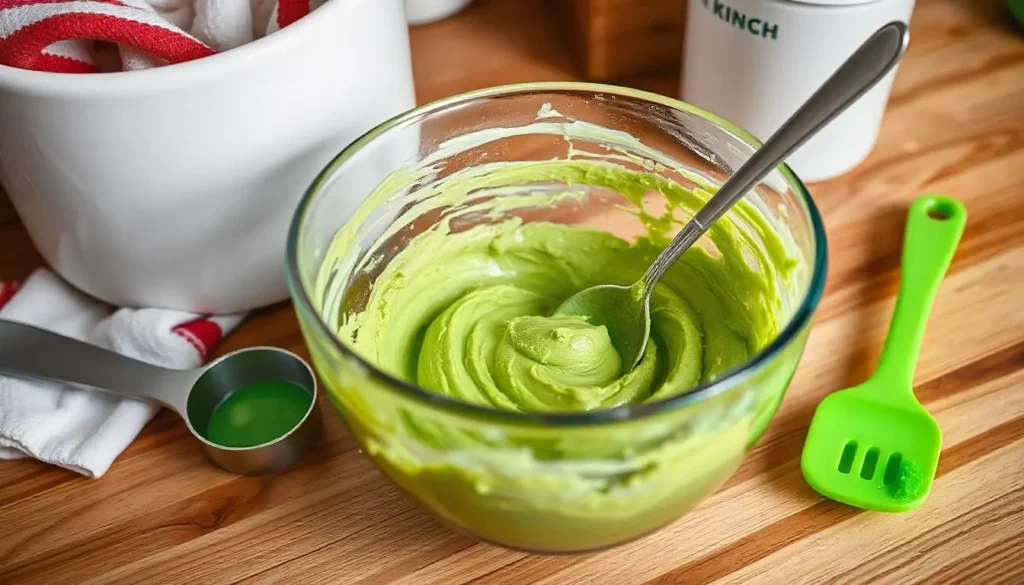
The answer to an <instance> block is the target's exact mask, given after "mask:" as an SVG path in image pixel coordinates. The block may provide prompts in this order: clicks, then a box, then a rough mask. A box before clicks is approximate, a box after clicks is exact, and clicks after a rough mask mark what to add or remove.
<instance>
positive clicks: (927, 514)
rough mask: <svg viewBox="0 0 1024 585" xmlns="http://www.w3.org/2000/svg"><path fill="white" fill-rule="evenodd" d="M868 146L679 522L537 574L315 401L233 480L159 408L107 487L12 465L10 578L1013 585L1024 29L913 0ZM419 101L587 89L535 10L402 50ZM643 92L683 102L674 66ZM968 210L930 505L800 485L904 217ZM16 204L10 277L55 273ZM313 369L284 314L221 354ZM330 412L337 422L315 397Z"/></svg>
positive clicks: (859, 369)
mask: <svg viewBox="0 0 1024 585" xmlns="http://www.w3.org/2000/svg"><path fill="white" fill-rule="evenodd" d="M912 39H913V40H912V42H911V44H910V49H909V53H908V54H907V56H906V59H905V61H904V64H903V65H902V68H901V69H900V72H899V76H898V78H897V79H896V85H895V89H894V93H893V97H892V101H891V103H890V105H889V109H888V113H887V116H886V118H885V124H884V126H883V128H882V132H881V137H880V139H879V142H878V146H877V147H876V148H875V150H874V152H873V153H872V155H871V157H870V158H869V159H868V160H867V161H866V162H865V163H864V164H863V165H861V166H860V167H859V168H858V169H856V170H854V171H853V172H851V173H849V174H847V175H846V176H844V177H842V178H840V179H836V180H833V181H830V182H827V183H821V184H817V185H813V186H812V189H811V190H812V192H813V193H814V196H815V198H816V200H817V202H818V204H819V206H820V207H821V210H822V213H823V215H824V217H825V223H826V225H827V229H828V235H829V243H830V246H831V258H830V262H831V270H830V274H829V279H828V287H827V291H826V295H825V298H824V301H823V302H822V304H821V307H820V309H819V310H818V312H817V315H816V317H815V323H814V327H813V330H812V333H811V337H810V341H809V342H808V345H807V350H806V353H805V355H804V357H803V361H802V362H801V364H800V367H799V369H798V371H797V374H796V377H795V379H794V380H793V384H792V386H791V388H790V390H789V393H788V395H787V396H786V399H785V401H784V402H783V404H782V407H781V409H780V410H779V412H778V414H777V415H776V417H775V420H774V421H773V422H772V424H771V425H770V426H769V427H768V430H767V432H766V433H765V434H764V436H763V438H762V439H761V441H760V443H759V444H758V446H757V447H756V449H755V450H754V452H753V453H752V454H751V455H750V456H749V458H748V459H747V460H746V462H745V463H744V465H743V466H742V468H741V469H740V470H739V471H738V472H737V473H736V474H735V475H734V476H733V477H732V478H731V479H730V480H729V481H728V482H727V483H726V485H725V486H723V487H722V488H721V489H720V490H719V491H718V492H717V493H716V494H715V495H714V496H712V497H711V498H710V499H709V500H708V501H706V502H704V503H703V504H702V505H701V506H700V507H699V508H698V509H697V510H695V511H693V512H692V513H690V514H689V515H687V516H685V517H684V518H683V519H681V520H679V521H677V522H676V523H675V524H672V525H671V526H669V527H667V528H665V529H663V530H661V531H660V532H658V533H656V534H654V535H652V536H649V537H647V538H644V539H642V540H640V541H637V542H633V543H630V544H627V545H624V546H621V547H619V548H616V549H613V550H610V551H606V552H602V553H598V554H593V555H588V556H563V557H539V556H530V555H526V554H523V553H518V552H510V551H506V550H503V549H499V548H495V547H491V546H488V545H484V544H479V543H476V542H474V541H473V540H471V539H469V538H466V537H463V536H460V535H456V534H453V533H451V532H449V531H448V530H446V529H445V528H442V527H441V526H439V525H437V524H436V523H434V521H432V520H431V519H429V518H428V517H427V516H425V515H424V514H423V513H421V512H420V511H419V510H418V509H417V508H415V507H414V506H413V505H412V504H411V503H409V502H408V501H407V500H406V499H405V498H404V497H402V496H401V495H399V494H398V492H397V491H396V490H395V489H393V488H392V487H391V485H390V484H388V483H387V482H386V481H385V480H384V478H383V477H382V476H381V475H380V474H379V473H378V472H377V471H376V470H375V469H374V467H373V466H372V465H371V464H370V462H369V461H368V460H367V459H366V458H365V457H364V456H363V455H362V454H360V453H359V452H358V451H357V450H356V448H355V445H354V444H353V441H352V439H351V438H350V437H349V435H348V434H347V433H346V432H345V431H344V430H343V428H342V425H341V424H340V422H339V420H338V418H337V417H336V416H334V415H333V414H332V412H331V411H330V410H329V409H326V408H325V413H326V414H327V415H328V416H326V421H327V426H326V436H325V438H324V440H323V442H322V443H321V444H320V446H319V448H318V449H317V450H316V453H315V454H314V455H313V456H311V457H310V458H309V460H308V461H307V462H306V463H305V464H304V465H303V466H301V467H300V468H298V469H295V470H293V471H291V472H289V473H287V474H284V475H281V476H279V477H275V478H248V477H235V476H232V475H229V474H227V473H224V472H221V471H219V470H217V469H216V468H214V467H213V466H212V465H210V464H208V463H207V461H206V460H205V459H204V457H203V455H202V453H201V452H200V450H199V447H198V445H197V444H195V443H194V442H193V441H192V440H191V439H190V437H189V435H188V434H187V432H186V430H185V428H184V426H183V425H182V424H180V423H179V422H178V421H177V420H176V419H175V418H173V417H172V416H171V415H170V414H168V413H167V412H166V411H165V412H163V413H161V414H160V415H158V416H157V418H156V419H155V420H154V421H153V422H152V423H150V424H149V426H147V427H146V429H145V430H144V431H143V432H142V434H141V435H140V436H139V438H138V439H137V440H136V441H135V442H134V443H133V444H132V445H131V447H130V448H129V449H128V450H127V451H126V452H125V453H124V454H123V455H122V456H121V457H120V458H119V459H118V460H117V461H116V462H115V463H114V465H113V467H112V468H111V470H110V471H109V473H108V474H107V475H106V476H104V477H103V478H102V479H100V480H98V481H94V480H89V479H84V478H81V477H79V476H77V475H75V474H73V473H70V472H67V471H63V470H61V469H57V468H54V467H50V466H47V465H43V464H41V463H38V462H35V461H31V460H21V461H16V462H0V583H6V584H15V583H19V584H21V583H24V584H29V583H43V584H58V583H85V582H90V583H103V584H115V583H129V582H140V583H147V584H150V585H156V584H158V583H173V584H178V583H186V582H195V583H217V584H226V583H237V582H246V583H249V582H253V583H256V582H259V583H267V582H280V583H289V584H291V583H390V582H398V583H405V584H423V583H441V584H457V583H506V584H512V585H518V584H523V583H528V582H543V583H555V584H569V583H609V584H614V585H624V584H628V583H645V582H647V583H662V584H668V583H710V582H734V583H789V582H814V583H824V582H839V581H842V582H851V583H878V582H891V583H914V582H928V583H985V584H995V583H1011V582H1015V583H1022V582H1024V390H1022V388H1024V294H1022V293H1024V276H1022V275H1024V33H1021V32H1020V31H1019V30H1017V29H1014V28H1013V26H1012V25H1011V21H1010V19H1009V17H1008V15H1006V13H1005V11H1004V8H1003V5H1002V2H1001V0H919V2H918V8H917V12H916V14H915V16H914V18H913V26H912ZM412 42H413V50H414V65H415V73H416V80H417V88H418V92H419V99H420V100H421V101H426V100H432V99H435V98H439V97H442V96H447V95H450V94H453V93H456V92H461V91H465V90H469V89H474V88H478V87H483V86H488V85H495V84H500V83H509V82H517V81H529V80H557V79H566V78H575V77H576V74H575V73H574V69H573V67H572V61H571V58H570V56H569V54H568V52H567V48H566V46H565V44H564V43H563V40H562V38H561V36H560V35H559V33H558V32H557V31H556V29H555V28H554V24H553V23H552V21H551V19H550V18H549V17H548V16H547V15H546V13H545V12H544V11H543V6H542V0H528V1H527V0H519V1H513V0H478V2H477V3H476V4H474V5H473V6H471V7H470V8H469V9H468V10H467V11H466V12H464V13H462V14H460V15H458V16H456V17H454V18H452V19H449V20H446V21H442V22H440V23H436V24H434V25H429V26H426V27H422V28H418V29H415V30H413V32H412ZM628 83H629V84H632V85H636V86H638V87H642V88H645V89H651V90H654V91H659V92H662V93H666V94H670V95H674V94H675V93H676V85H677V78H676V76H675V75H674V74H664V75H660V76H649V77H644V78H641V79H636V80H630V81H629V82H628ZM933 190H934V191H943V192H947V193H950V194H954V195H956V196H958V197H960V198H962V199H963V200H964V202H965V203H966V205H967V209H968V212H969V221H968V225H967V230H966V234H965V236H964V239H963V242H962V244H961V246H960V249H959V251H958V253H957V256H956V259H955V260H954V262H953V266H952V268H951V271H950V273H949V275H948V276H947V278H946V280H945V282H944V283H943V285H942V288H941V290H940V292H939V296H938V300H937V302H936V304H935V309H934V312H933V313H932V317H931V321H930V323H929V326H928V332H927V336H926V339H925V343H924V349H923V351H922V354H921V359H920V363H919V366H918V369H917V375H916V384H917V388H918V397H919V398H920V399H921V401H922V402H923V403H924V404H925V405H926V406H927V407H928V409H929V410H930V411H931V412H932V413H934V414H935V416H936V417H937V418H938V420H939V423H940V424H941V426H942V429H943V433H944V435H945V448H944V450H943V452H942V458H941V461H940V465H939V477H938V479H937V481H936V483H935V486H934V488H933V491H932V494H931V496H930V498H929V499H928V501H927V503H926V504H925V505H924V506H923V508H921V509H920V510H918V511H916V512H913V513H909V514H905V515H884V514H874V513H868V512H863V511H859V510H856V509H853V508H848V507H845V506H842V505H839V504H836V503H834V502H831V501H827V500H824V499H822V498H821V497H820V496H818V495H817V494H816V493H815V492H813V491H812V490H811V489H810V488H809V487H807V485H806V484H805V483H804V482H803V479H802V477H801V475H800V470H799V467H798V457H799V454H800V449H801V446H802V444H803V439H804V434H805V431H806V427H807V424H808V422H809V420H810V418H811V414H812V412H813V409H814V406H815V405H816V404H817V403H818V401H819V400H820V399H821V398H822V397H823V396H824V395H825V394H827V393H828V392H830V391H832V390H835V389H838V388H843V387H846V386H850V385H853V384H855V383H857V382H860V381H861V380H863V379H864V378H865V377H866V376H867V375H868V374H869V372H870V371H871V369H872V367H873V365H874V363H875V361H876V359H877V355H878V351H879V347H880V343H881V340H882V337H883V335H884V333H885V329H886V322H887V320H888V319H889V316H890V312H891V310H892V306H893V295H894V294H895V292H896V287H897V279H898V272H897V269H898V263H899V250H900V242H901V238H902V225H903V221H904V213H905V210H906V207H907V205H908V203H909V202H910V201H911V200H912V199H913V198H914V197H915V196H917V195H918V194H920V193H922V192H925V191H933ZM40 263H41V262H40V260H39V257H38V255H37V254H36V253H35V252H34V250H33V249H32V246H31V244H30V243H29V241H28V239H27V238H26V236H25V233H24V231H23V230H22V229H21V227H20V226H19V225H18V223H17V219H16V218H15V217H14V215H13V213H12V212H11V210H10V207H9V205H8V204H7V203H6V201H3V202H2V203H0V279H12V278H23V277H25V276H26V275H27V274H28V273H29V272H30V271H31V270H32V269H33V268H35V267H36V266H38V265H40ZM252 344H272V345H278V346H282V347H287V348H289V349H292V350H296V351H299V352H301V353H305V349H304V347H303V344H302V341H301V339H300V337H299V332H298V329H297V326H296V323H295V318H294V316H293V313H292V310H291V307H290V306H288V305H286V304H285V305H280V306H277V307H273V308H270V309H266V310H263V311H260V312H258V313H257V314H255V315H254V316H252V317H251V318H250V319H249V320H248V321H247V322H246V323H245V324H244V325H243V326H242V327H241V328H240V329H239V330H238V331H237V332H236V333H235V334H233V335H232V336H231V337H230V338H229V339H228V340H227V341H226V342H225V343H224V344H223V345H222V346H221V348H220V350H221V351H227V350H230V349H235V348H239V347H243V346H247V345H252ZM325 406H326V405H325Z"/></svg>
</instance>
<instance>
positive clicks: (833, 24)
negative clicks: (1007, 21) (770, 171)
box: [681, 0, 914, 181]
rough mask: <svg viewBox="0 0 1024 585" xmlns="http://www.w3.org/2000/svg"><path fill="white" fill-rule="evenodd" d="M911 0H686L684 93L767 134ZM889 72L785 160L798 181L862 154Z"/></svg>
mask: <svg viewBox="0 0 1024 585" xmlns="http://www.w3.org/2000/svg"><path fill="white" fill-rule="evenodd" d="M913 9H914V0H799V1H796V0H689V11H688V16H687V25H686V50H685V54H684V60H683V76H682V91H681V95H682V99H683V101H686V102H689V103H691V104H693V105H695V106H698V107H701V108H704V109H706V110H709V111H711V112H714V113H715V114H718V115H719V116H722V117H723V118H725V119H727V120H730V121H731V122H733V123H735V124H737V125H738V126H740V127H742V128H744V129H746V130H747V131H749V132H751V133H752V134H754V135H755V136H757V137H758V138H760V139H761V140H765V139H767V138H768V137H769V136H771V134H772V133H773V132H775V130H777V129H778V128H779V126H781V125H782V123H783V122H784V121H785V120H786V119H787V118H788V117H789V116H790V115H792V114H793V112H795V111H796V109H797V108H798V107H799V106H800V104H801V103H803V102H804V101H805V100H806V99H807V98H809V97H810V96H811V94H812V93H814V91H815V90H816V89H817V88H818V87H819V86H820V85H821V84H822V83H823V82H824V81H825V80H826V79H828V77H829V76H830V75H831V74H832V73H833V72H834V71H835V69H836V68H837V67H838V66H839V65H840V64H841V63H842V62H843V61H844V60H845V59H846V58H847V57H849V56H850V54H851V53H852V52H853V51H855V50H856V49H857V47H859V46H860V44H861V43H863V42H864V41H865V40H867V38H868V37H869V36H871V35H872V34H873V33H874V32H875V31H876V30H878V28H879V27H881V26H882V25H884V24H886V23H888V22H891V21H894V20H900V21H903V22H909V21H910V15H911V12H913ZM894 76H895V71H893V72H891V73H889V75H887V76H886V77H885V78H884V79H882V81H880V82H879V83H878V85H876V86H875V87H874V88H873V89H871V91H869V92H868V93H867V94H865V95H864V97H862V98H861V99H860V100H859V101H858V102H857V103H855V104H853V105H852V106H850V108H849V109H848V110H846V111H845V112H844V113H843V114H841V115H840V116H839V117H837V118H836V119H835V120H833V121H832V122H831V123H830V124H829V125H828V126H827V127H826V128H825V129H824V130H822V131H821V132H820V133H818V135H817V136H815V137H814V138H811V139H810V140H809V141H808V142H807V143H806V144H805V145H804V146H802V147H801V148H800V149H798V150H797V151H796V152H795V153H793V155H792V156H791V157H790V158H789V159H788V161H787V162H788V164H789V165H790V166H791V167H792V168H793V169H794V171H796V173H797V175H799V176H800V177H801V178H802V179H804V180H806V181H820V180H825V179H829V178H832V177H835V176H837V175H840V174H842V173H844V172H846V171H848V170H850V169H851V168H853V167H855V166H857V165H858V164H859V163H860V162H861V161H863V160H864V159H865V158H867V156H868V153H870V152H871V149H872V148H873V147H874V144H875V140H876V138H877V137H878V129H879V126H880V125H881V122H882V114H883V113H884V111H885V104H886V102H887V101H888V99H889V91H890V89H891V88H892V81H893V78H894Z"/></svg>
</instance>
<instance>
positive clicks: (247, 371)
mask: <svg viewBox="0 0 1024 585" xmlns="http://www.w3.org/2000/svg"><path fill="white" fill-rule="evenodd" d="M0 372H2V373H5V374H11V375H16V376H23V377H29V378H37V379H42V380H52V381H55V382H62V383H66V384H73V385H76V386H85V387H88V388H90V389H94V390H102V391H105V392H110V393H113V394H118V395H120V396H128V397H132V398H144V399H148V400H155V401H157V402H159V403H160V404H162V405H163V406H166V407H167V408H170V409H171V410H173V411H174V412H176V413H177V414H178V415H179V416H180V417H181V418H182V419H184V420H185V424H186V425H187V426H188V430H189V432H190V433H192V435H193V436H194V437H195V438H197V439H199V442H200V443H202V445H203V448H204V449H205V450H206V454H207V455H209V457H210V459H212V460H213V461H214V463H216V464H217V465H219V466H220V467H222V468H224V469H226V470H228V471H231V472H233V473H240V474H244V475H262V474H266V473H274V472H277V471H281V470H283V469H285V468H287V467H290V466H291V465H292V464H294V463H295V462H297V461H298V460H299V459H300V458H301V457H302V456H303V455H304V454H305V453H306V452H307V451H309V450H310V448H312V447H313V445H314V444H316V442H317V440H318V439H319V438H320V428H321V422H320V410H319V408H318V407H317V401H316V376H314V375H313V371H312V370H311V369H310V368H309V366H308V365H307V364H306V362H304V361H303V360H302V358H300V357H298V356H297V355H295V354H293V353H290V352H287V351H285V350H283V349H277V348H274V347H252V348H247V349H242V350H239V351H236V352H233V353H229V354H227V355H225V356H223V357H221V358H220V359H217V360H215V361H213V362H212V363H210V364H209V365H207V366H206V367H202V368H197V369H194V370H170V369H167V368H161V367H158V366H153V365H150V364H147V363H145V362H140V361H138V360H135V359H132V358H129V357H126V356H123V355H121V354H119V353H115V352H113V351H110V350H107V349H104V348H102V347H97V346H95V345H90V344H88V343H85V342H82V341H78V340H75V339H72V338H70V337H65V336H63V335H59V334H57V333H53V332H50V331H46V330H43V329H39V328H37V327H32V326H30V325H23V324H21V323H14V322H12V321H0ZM270 380H280V381H284V382H291V383H293V384H295V385H297V386H299V387H301V388H302V389H303V390H305V391H307V392H309V394H310V395H311V397H312V401H311V403H310V406H309V410H307V411H306V414H305V415H304V416H303V417H302V419H301V420H300V421H299V422H298V423H296V425H295V426H294V427H293V428H292V429H291V430H290V431H288V432H287V433H285V434H284V435H282V436H281V437H278V438H276V439H274V440H273V441H269V442H267V443H263V444H261V445H255V446H252V447H225V446H223V445H218V444H216V443H213V442H211V441H210V440H209V439H207V438H206V437H205V436H204V435H205V434H206V431H207V426H208V424H209V422H210V416H211V415H212V414H213V411H214V409H216V408H217V406H219V405H220V404H221V403H222V402H224V400H225V399H227V397H228V396H229V395H230V394H232V393H233V392H235V391H236V390H239V389H241V388H243V387H245V386H246V385H248V384H252V383H254V382H265V381H270Z"/></svg>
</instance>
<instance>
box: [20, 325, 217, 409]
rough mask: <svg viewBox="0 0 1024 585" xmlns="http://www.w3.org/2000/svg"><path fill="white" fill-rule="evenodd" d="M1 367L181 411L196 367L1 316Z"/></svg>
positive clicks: (42, 378)
mask: <svg viewBox="0 0 1024 585" xmlns="http://www.w3.org/2000/svg"><path fill="white" fill-rule="evenodd" d="M0 372H2V373H5V374H13V375H16V376H24V377H30V378H36V379H41V380H50V381H53V382H63V383H66V384H75V385H79V386H88V387H89V388H93V389H96V390H103V391H106V392H111V393H114V394H119V395H121V396H128V397H132V398H145V399H150V400H156V401H157V402H160V403H161V404H163V405H165V406H169V407H171V408H173V409H174V410H177V411H178V412H179V413H180V412H183V408H184V406H185V405H184V398H185V396H186V395H187V393H188V390H189V388H191V387H192V383H193V382H195V381H196V379H198V377H199V373H200V372H199V371H197V370H169V369H166V368H161V367H158V366H154V365H150V364H147V363H145V362H141V361H139V360H136V359H132V358H130V357H126V356H123V355H121V354H119V353H116V352H113V351H110V350H108V349H104V348H102V347H97V346H95V345H90V344H88V343H85V342H82V341H78V340H77V339H72V338H70V337H65V336H63V335H60V334H57V333H53V332H51V331H46V330H44V329H39V328H38V327H33V326H31V325H24V324H22V323H15V322H13V321H4V320H0Z"/></svg>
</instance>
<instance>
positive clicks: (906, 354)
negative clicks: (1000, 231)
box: [876, 194, 967, 388]
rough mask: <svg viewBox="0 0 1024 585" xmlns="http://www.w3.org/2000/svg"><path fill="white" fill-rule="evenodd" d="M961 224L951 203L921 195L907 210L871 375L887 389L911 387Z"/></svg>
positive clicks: (960, 210)
mask: <svg viewBox="0 0 1024 585" xmlns="http://www.w3.org/2000/svg"><path fill="white" fill-rule="evenodd" d="M966 223H967V210H966V209H964V205H963V203H961V202H959V201H957V200H956V199H953V198H952V197H947V196H945V195H936V194H929V195H924V196H922V197H920V198H918V199H917V200H916V201H914V203H913V204H912V205H911V206H910V213H909V214H908V216H907V230H906V233H905V234H904V238H903V260H902V264H901V267H900V292H899V295H898V296H897V297H896V309H895V310H894V311H893V316H892V324H891V325H890V326H889V335H888V337H887V338H886V340H885V347H884V348H883V349H882V357H881V360H880V361H879V364H878V371H877V373H876V377H884V378H885V379H886V381H887V382H890V384H889V385H890V386H894V387H900V388H910V387H911V384H912V382H913V378H914V366H915V364H916V363H917V356H918V353H919V352H920V350H921V340H922V339H923V338H924V330H925V325H926V324H927V323H928V313H929V312H930V311H931V308H932V303H933V301H934V300H935V293H936V292H937V291H938V288H939V283H940V282H942V277H943V276H944V275H945V274H946V269H947V268H948V267H949V263H950V261H951V260H952V259H953V252H954V251H955V250H956V246H957V244H958V243H959V242H960V236H961V234H963V231H964V225H965V224H966Z"/></svg>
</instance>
